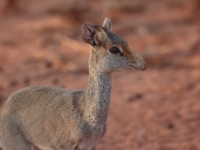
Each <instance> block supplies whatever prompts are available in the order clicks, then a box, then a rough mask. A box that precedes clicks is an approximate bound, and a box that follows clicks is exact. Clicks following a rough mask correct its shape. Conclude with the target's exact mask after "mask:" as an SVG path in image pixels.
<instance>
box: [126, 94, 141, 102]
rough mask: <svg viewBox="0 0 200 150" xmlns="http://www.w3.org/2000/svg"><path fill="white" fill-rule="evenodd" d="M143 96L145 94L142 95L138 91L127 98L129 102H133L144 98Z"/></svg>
mask: <svg viewBox="0 0 200 150" xmlns="http://www.w3.org/2000/svg"><path fill="white" fill-rule="evenodd" d="M142 98H143V95H142V94H141V93H136V94H133V95H131V96H130V97H129V98H128V99H127V101H128V102H133V101H136V100H140V99H142Z"/></svg>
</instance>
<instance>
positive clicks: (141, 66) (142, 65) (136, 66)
mask: <svg viewBox="0 0 200 150" xmlns="http://www.w3.org/2000/svg"><path fill="white" fill-rule="evenodd" d="M130 68H134V69H138V70H142V71H144V70H146V68H147V66H146V64H145V63H130Z"/></svg>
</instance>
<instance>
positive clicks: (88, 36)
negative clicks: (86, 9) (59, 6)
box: [82, 23, 98, 46]
mask: <svg viewBox="0 0 200 150" xmlns="http://www.w3.org/2000/svg"><path fill="white" fill-rule="evenodd" d="M82 32H83V34H82V38H83V40H84V41H85V42H86V43H89V44H90V45H92V46H95V45H97V44H98V41H97V35H96V32H97V31H96V28H95V26H93V25H90V24H87V23H84V24H83V27H82Z"/></svg>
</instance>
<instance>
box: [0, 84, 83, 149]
mask: <svg viewBox="0 0 200 150" xmlns="http://www.w3.org/2000/svg"><path fill="white" fill-rule="evenodd" d="M82 94H83V91H75V90H66V89H63V88H59V87H48V86H34V87H28V88H24V89H21V90H19V91H17V92H15V93H13V94H12V95H11V96H10V97H9V98H8V100H7V101H6V103H5V104H4V107H3V109H2V111H1V122H3V126H2V125H1V130H4V128H7V125H8V126H9V125H10V124H14V125H15V126H18V127H20V130H21V132H23V134H24V136H25V137H26V139H28V140H29V141H30V142H32V143H36V145H38V146H40V145H42V146H43V145H49V143H51V145H52V148H53V147H54V145H57V144H58V141H57V140H60V141H59V142H60V143H59V144H60V145H61V146H62V143H63V145H66V142H67V141H73V140H69V139H70V138H71V139H74V140H75V141H76V140H77V139H76V136H78V135H76V134H79V127H78V123H80V122H79V121H80V120H79V119H80V116H79V113H78V111H79V109H80V108H79V101H80V100H81V97H82ZM72 126H73V128H72ZM73 130H76V131H73ZM27 131H28V132H27ZM66 134H67V135H68V137H64V136H62V135H66ZM56 136H57V137H63V139H57V137H56ZM54 137H55V138H54ZM66 138H69V139H66ZM38 141H39V143H38ZM70 144H72V143H69V147H70Z"/></svg>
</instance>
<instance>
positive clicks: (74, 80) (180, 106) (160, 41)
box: [0, 0, 200, 150]
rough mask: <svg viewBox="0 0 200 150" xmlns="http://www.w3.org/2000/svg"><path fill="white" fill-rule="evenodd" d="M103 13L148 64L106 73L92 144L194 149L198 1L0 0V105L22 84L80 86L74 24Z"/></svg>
mask: <svg viewBox="0 0 200 150" xmlns="http://www.w3.org/2000/svg"><path fill="white" fill-rule="evenodd" d="M106 16H108V17H110V18H111V19H112V21H113V31H114V32H115V33H117V34H119V35H121V36H122V37H123V38H124V39H126V40H127V42H128V43H129V46H130V47H131V49H132V50H133V51H135V52H137V53H140V54H142V55H143V56H144V57H145V59H146V62H147V67H148V69H147V70H146V71H145V72H140V71H132V72H120V73H114V74H113V92H112V102H111V106H110V113H109V118H108V129H107V133H106V135H105V137H104V138H103V140H102V141H101V142H100V144H99V145H98V147H97V150H100V149H103V150H111V149H112V150H113V149H114V150H121V149H125V150H133V149H137V150H199V149H200V130H199V128H200V0H96V1H93V0H56V1H55V0H42V1H41V0H0V103H1V105H2V104H3V103H4V102H5V100H6V98H7V97H8V95H9V94H10V93H12V92H14V91H15V90H17V89H19V88H23V87H26V86H31V85H53V86H62V87H65V88H69V89H82V88H85V87H86V85H87V79H88V67H87V59H88V49H89V45H87V44H85V43H84V42H83V41H82V40H81V27H82V24H83V22H85V21H87V22H91V23H94V24H101V23H102V21H103V19H104V18H105V17H106Z"/></svg>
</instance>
